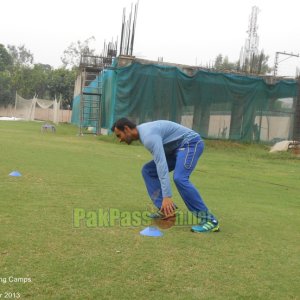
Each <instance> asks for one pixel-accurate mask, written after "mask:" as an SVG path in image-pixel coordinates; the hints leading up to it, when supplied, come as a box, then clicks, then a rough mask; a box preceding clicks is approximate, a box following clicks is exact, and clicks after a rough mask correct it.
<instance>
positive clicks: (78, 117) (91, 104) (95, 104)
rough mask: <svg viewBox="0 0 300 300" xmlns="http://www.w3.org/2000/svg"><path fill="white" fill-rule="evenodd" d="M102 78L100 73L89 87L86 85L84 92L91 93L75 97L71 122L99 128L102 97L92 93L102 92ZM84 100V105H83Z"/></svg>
mask: <svg viewBox="0 0 300 300" xmlns="http://www.w3.org/2000/svg"><path fill="white" fill-rule="evenodd" d="M101 87H102V78H101V76H100V74H99V76H97V77H96V78H95V80H93V81H92V82H91V83H90V84H89V86H88V87H84V89H83V92H84V93H89V94H82V95H77V96H75V97H74V99H73V104H72V118H71V123H73V124H76V125H78V126H81V127H93V128H95V129H96V128H97V126H98V119H99V118H100V116H101V114H100V110H99V108H100V103H99V102H100V101H101V97H100V96H98V95H92V94H101ZM81 101H84V105H81Z"/></svg>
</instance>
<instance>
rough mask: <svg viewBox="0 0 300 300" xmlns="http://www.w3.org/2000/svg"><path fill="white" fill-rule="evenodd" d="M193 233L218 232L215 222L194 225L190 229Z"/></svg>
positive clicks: (217, 225)
mask: <svg viewBox="0 0 300 300" xmlns="http://www.w3.org/2000/svg"><path fill="white" fill-rule="evenodd" d="M191 230H192V231H193V232H210V231H211V232H218V231H220V227H219V223H218V221H217V220H211V221H202V222H201V223H200V224H199V225H195V226H193V227H192V229H191Z"/></svg>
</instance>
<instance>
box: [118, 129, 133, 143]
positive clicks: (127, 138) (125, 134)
mask: <svg viewBox="0 0 300 300" xmlns="http://www.w3.org/2000/svg"><path fill="white" fill-rule="evenodd" d="M115 135H116V137H117V138H118V139H119V141H120V143H123V142H125V143H126V144H127V145H130V144H131V142H132V141H133V139H132V133H131V129H130V128H129V127H128V126H125V127H124V131H122V130H119V129H118V128H117V127H115Z"/></svg>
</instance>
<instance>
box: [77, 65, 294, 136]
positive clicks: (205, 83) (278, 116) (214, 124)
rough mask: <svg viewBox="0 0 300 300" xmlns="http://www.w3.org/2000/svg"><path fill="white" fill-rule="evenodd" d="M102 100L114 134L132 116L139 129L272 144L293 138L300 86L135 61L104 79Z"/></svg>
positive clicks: (106, 123) (104, 120) (107, 124)
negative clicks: (149, 125) (166, 125)
mask: <svg viewBox="0 0 300 300" xmlns="http://www.w3.org/2000/svg"><path fill="white" fill-rule="evenodd" d="M102 99H103V100H102V101H103V102H102V120H101V124H102V127H104V128H108V129H109V128H110V127H111V126H112V124H113V122H114V121H115V120H117V119H119V118H121V117H125V116H126V117H129V118H131V119H132V120H133V121H135V122H136V123H138V124H139V123H142V122H147V121H152V120H158V119H166V120H172V121H175V122H178V123H181V124H183V125H185V126H187V127H190V128H193V129H195V130H196V131H198V132H199V133H200V134H201V135H202V136H203V137H205V138H219V139H234V140H243V141H253V140H254V141H271V140H275V139H278V140H280V139H290V138H291V137H292V135H293V126H292V125H293V118H294V110H295V102H296V99H297V84H296V81H294V80H289V81H280V82H277V83H276V84H274V85H271V84H267V83H266V82H265V81H264V80H263V79H261V78H257V77H246V76H241V75H233V74H226V73H213V72H207V71H202V70H201V71H197V72H196V73H195V74H194V75H193V76H188V75H187V74H185V73H184V72H182V71H181V70H180V69H178V68H177V67H170V66H161V65H154V64H141V63H139V62H134V63H132V64H131V65H129V66H127V67H117V68H115V69H114V70H107V71H106V72H105V73H104V74H103V95H102ZM75 100H76V98H75ZM75 100H74V103H75ZM73 107H74V105H73ZM73 113H74V111H73Z"/></svg>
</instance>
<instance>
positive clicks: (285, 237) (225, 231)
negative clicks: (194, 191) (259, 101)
mask: <svg viewBox="0 0 300 300" xmlns="http://www.w3.org/2000/svg"><path fill="white" fill-rule="evenodd" d="M40 126H41V124H40V123H34V122H7V121H0V147H1V148H0V154H1V156H0V189H1V194H0V195H1V197H0V232H1V235H0V247H1V248H0V294H1V293H2V294H4V293H5V292H15V293H20V295H21V298H20V299H276V300H277V299H300V285H299V276H300V271H299V270H300V263H299V262H300V260H299V249H300V243H299V228H300V218H299V211H300V210H299V207H300V205H299V204H300V185H299V182H300V160H299V159H298V158H296V157H293V156H292V154H291V153H284V154H270V153H268V147H266V146H256V145H246V144H236V143H230V142H218V141H207V142H206V149H205V152H204V154H203V156H202V157H201V159H200V161H199V163H198V166H197V168H196V170H195V172H194V173H193V175H192V181H193V182H194V184H195V185H196V186H197V187H198V188H199V190H200V191H201V194H202V196H203V198H204V199H205V202H206V203H207V205H208V206H209V207H210V209H211V210H212V211H213V212H214V213H215V214H216V215H217V216H218V218H219V220H220V224H221V232H220V233H209V234H195V233H191V232H190V228H189V227H176V226H175V227H173V228H171V229H168V230H164V236H163V237H161V238H151V237H143V236H141V235H140V234H139V232H140V231H141V230H142V229H143V228H144V227H143V226H138V227H134V226H132V227H121V226H114V227H105V228H103V227H99V226H95V227H88V226H86V225H85V222H84V220H83V221H82V222H81V226H80V228H74V226H73V210H74V209H75V208H83V209H85V210H86V211H97V210H98V209H105V210H106V209H108V208H117V209H120V210H121V211H144V210H147V209H148V208H149V204H150V201H149V199H148V197H147V194H146V189H145V187H144V184H143V179H142V177H141V168H142V166H143V164H144V163H145V162H147V161H148V160H149V159H150V158H151V156H150V154H149V153H148V152H147V151H146V150H145V149H144V147H142V146H139V145H133V146H127V145H120V144H118V143H117V142H116V141H115V140H114V139H112V138H111V137H95V136H87V135H86V136H82V137H79V136H77V128H75V127H73V126H71V125H66V124H65V125H59V126H58V127H57V133H56V134H53V133H50V132H48V133H41V132H40ZM13 170H18V171H19V172H21V174H22V177H11V176H8V174H9V173H10V172H11V171H13ZM173 190H174V199H175V201H176V203H177V204H178V206H179V207H180V208H181V209H182V210H185V206H184V204H183V202H182V200H181V199H180V197H179V195H178V193H177V191H176V190H175V188H174V186H173ZM9 276H13V277H15V278H31V281H32V282H31V283H24V284H23V283H6V284H5V283H3V282H1V278H8V277H9ZM3 297H4V295H3V296H2V298H3Z"/></svg>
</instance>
